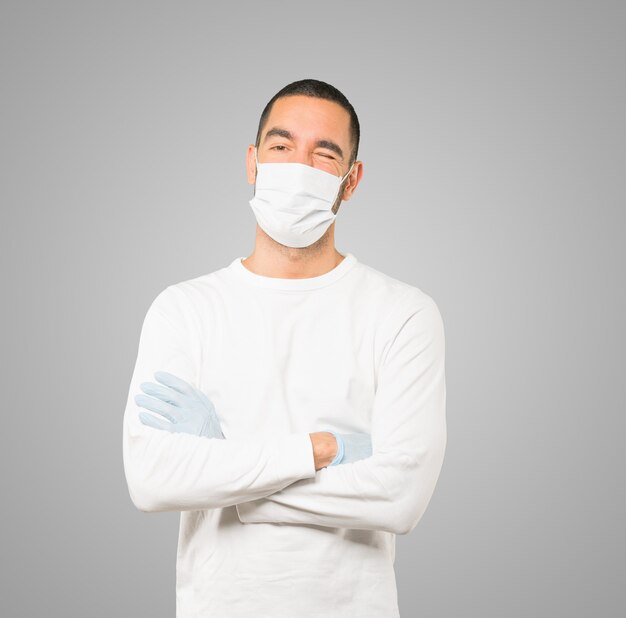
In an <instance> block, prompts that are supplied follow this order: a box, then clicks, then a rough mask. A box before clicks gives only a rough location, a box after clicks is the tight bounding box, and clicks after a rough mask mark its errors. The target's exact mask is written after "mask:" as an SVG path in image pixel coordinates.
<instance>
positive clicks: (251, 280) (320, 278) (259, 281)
mask: <svg viewBox="0 0 626 618" xmlns="http://www.w3.org/2000/svg"><path fill="white" fill-rule="evenodd" d="M245 257H246V256H240V257H237V258H235V259H234V260H233V261H232V262H231V263H230V266H229V267H228V269H229V270H230V271H232V272H233V273H234V274H235V275H236V276H237V277H238V278H239V279H240V280H241V281H244V282H245V283H248V284H251V285H255V286H257V287H262V288H267V289H272V290H296V291H299V290H314V289H317V288H322V287H325V286H327V285H330V284H331V283H334V282H335V281H337V280H338V279H340V278H341V277H343V276H344V275H345V274H346V273H347V272H348V271H349V270H350V269H351V268H352V267H353V266H354V265H355V264H356V262H357V259H356V257H355V256H354V254H352V253H349V252H346V254H345V256H344V258H343V260H341V262H339V264H337V266H335V267H334V268H333V269H332V270H329V271H328V272H326V273H323V274H321V275H317V276H316V277H304V278H300V279H289V278H283V277H267V276H266V275H259V274H257V273H253V272H252V271H251V270H248V269H247V268H246V267H245V266H244V265H243V262H242V261H241V260H243V259H245Z"/></svg>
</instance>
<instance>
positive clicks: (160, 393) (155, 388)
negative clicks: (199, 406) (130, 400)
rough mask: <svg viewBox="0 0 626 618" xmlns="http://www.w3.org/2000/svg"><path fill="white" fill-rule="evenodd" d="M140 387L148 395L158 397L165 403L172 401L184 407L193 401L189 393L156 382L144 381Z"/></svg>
mask: <svg viewBox="0 0 626 618" xmlns="http://www.w3.org/2000/svg"><path fill="white" fill-rule="evenodd" d="M139 388H141V390H142V391H143V392H144V393H146V395H152V397H156V398H157V399H160V400H161V401H164V402H165V403H171V404H173V405H175V406H178V407H179V408H184V407H185V406H186V405H188V404H189V403H190V402H191V401H192V400H191V398H190V397H188V396H187V395H183V394H181V393H179V392H178V391H176V390H174V389H173V388H170V387H169V386H163V385H161V384H155V383H154V382H142V383H141V384H140V385H139Z"/></svg>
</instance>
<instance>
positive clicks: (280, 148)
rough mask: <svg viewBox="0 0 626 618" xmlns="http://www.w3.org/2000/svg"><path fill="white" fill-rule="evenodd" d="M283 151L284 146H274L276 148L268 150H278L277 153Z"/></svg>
mask: <svg viewBox="0 0 626 618" xmlns="http://www.w3.org/2000/svg"><path fill="white" fill-rule="evenodd" d="M285 149H286V146H284V145H283V144H276V146H272V147H271V148H270V150H278V151H279V152H282V151H283V150H285Z"/></svg>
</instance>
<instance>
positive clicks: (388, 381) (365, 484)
mask: <svg viewBox="0 0 626 618" xmlns="http://www.w3.org/2000/svg"><path fill="white" fill-rule="evenodd" d="M403 306H404V309H401V310H399V311H396V312H395V315H394V320H392V321H391V322H390V323H393V324H395V325H396V326H395V327H394V330H393V331H391V333H390V334H389V335H388V343H387V344H386V348H385V354H384V355H383V360H382V362H381V365H380V368H379V373H378V376H377V383H376V392H375V396H374V403H373V409H372V431H371V434H372V456H371V457H369V458H367V459H363V460H360V461H356V462H353V463H348V464H341V465H338V466H333V467H329V468H322V469H321V470H319V471H318V472H317V474H316V475H315V478H307V479H302V480H299V481H297V482H294V483H293V484H291V485H289V486H288V487H285V488H283V489H281V490H279V491H277V492H275V493H273V494H271V495H269V496H266V497H264V498H261V499H255V500H251V501H244V502H242V503H240V504H238V505H237V512H238V515H239V518H240V520H241V521H242V522H243V523H259V522H270V523H287V524H317V525H321V526H330V527H340V528H356V529H366V530H370V529H373V530H385V531H388V532H393V533H395V534H408V533H409V532H411V531H412V530H413V529H414V528H415V526H416V525H417V523H418V521H419V520H420V518H421V517H422V515H423V513H424V512H425V510H426V508H427V506H428V503H429V501H430V499H431V496H432V494H433V492H434V489H435V485H436V483H437V480H438V477H439V473H440V471H441V467H442V464H443V457H444V452H445V447H446V439H447V438H446V419H445V406H446V387H445V341H444V328H443V322H442V319H441V315H440V312H439V309H438V307H437V305H436V303H435V302H434V300H432V298H431V297H430V296H428V295H425V294H421V295H420V296H419V298H418V299H417V301H413V302H412V304H411V305H409V306H407V305H406V304H403Z"/></svg>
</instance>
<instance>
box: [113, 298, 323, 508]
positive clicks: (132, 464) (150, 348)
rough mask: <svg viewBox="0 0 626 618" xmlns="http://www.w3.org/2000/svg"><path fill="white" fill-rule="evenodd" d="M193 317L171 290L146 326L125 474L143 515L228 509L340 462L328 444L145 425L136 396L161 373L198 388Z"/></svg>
mask: <svg viewBox="0 0 626 618" xmlns="http://www.w3.org/2000/svg"><path fill="white" fill-rule="evenodd" d="M188 309H189V305H188V299H187V298H186V296H185V294H184V292H182V291H181V290H179V289H177V288H176V287H175V286H169V287H168V288H166V289H165V290H163V291H162V292H161V293H160V294H159V295H158V296H157V298H156V299H155V300H154V301H153V303H152V304H151V306H150V308H149V309H148V312H147V314H146V317H145V319H144V322H143V326H142V330H141V335H140V339H139V349H138V353H137V360H136V363H135V368H134V371H133V376H132V379H131V383H130V388H129V391H128V398H127V403H126V408H125V411H124V419H123V461H124V473H125V476H126V481H127V484H128V489H129V492H130V496H131V499H132V501H133V503H134V504H135V506H136V507H137V508H138V509H139V510H141V511H185V510H198V509H214V508H221V507H226V506H233V505H236V504H239V503H240V502H244V501H247V500H254V499H256V498H262V497H265V496H267V495H271V494H273V493H274V492H276V491H279V490H281V489H283V488H284V487H286V486H287V485H290V484H291V483H293V482H295V481H297V480H300V479H305V478H313V477H315V473H316V467H317V465H318V464H319V463H320V462H322V463H323V462H324V461H326V459H328V457H329V456H330V455H331V454H332V449H329V448H328V447H329V441H328V438H326V439H324V438H323V437H322V439H321V441H320V440H316V439H314V438H313V437H312V434H311V435H310V434H309V433H294V434H281V435H275V436H270V437H265V438H259V437H258V436H251V437H246V438H240V439H236V438H230V439H227V440H221V439H217V438H206V437H200V436H193V435H191V434H186V433H172V432H169V431H164V430H159V429H154V428H153V427H149V426H147V425H144V424H143V423H142V422H141V421H140V419H139V416H138V413H139V411H140V410H143V408H140V407H139V406H138V405H137V404H136V403H135V395H136V394H137V393H139V392H140V387H139V385H140V384H141V383H142V382H149V381H152V380H153V375H154V372H155V371H158V370H163V371H168V372H170V373H173V374H174V375H177V376H179V377H180V378H182V379H183V380H186V381H187V382H189V383H190V384H193V385H197V382H198V377H199V369H200V350H199V338H198V337H197V336H196V337H194V336H193V332H192V329H191V327H190V317H189V312H188ZM330 440H332V441H334V437H332V436H331V437H330ZM333 456H334V455H333ZM332 459H333V457H330V459H329V460H328V463H330V461H332Z"/></svg>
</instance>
